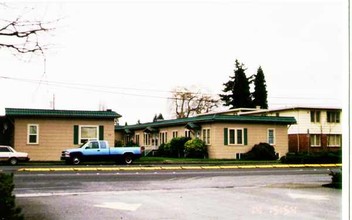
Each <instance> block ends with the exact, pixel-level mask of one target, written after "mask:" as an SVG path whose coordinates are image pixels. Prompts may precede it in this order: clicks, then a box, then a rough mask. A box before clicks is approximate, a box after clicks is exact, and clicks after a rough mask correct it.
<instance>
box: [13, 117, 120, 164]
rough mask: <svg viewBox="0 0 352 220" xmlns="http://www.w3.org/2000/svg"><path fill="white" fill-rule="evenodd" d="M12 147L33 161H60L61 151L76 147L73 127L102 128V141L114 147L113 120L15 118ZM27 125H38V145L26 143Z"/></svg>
mask: <svg viewBox="0 0 352 220" xmlns="http://www.w3.org/2000/svg"><path fill="white" fill-rule="evenodd" d="M14 124H15V126H14V127H15V130H14V147H15V149H16V150H17V151H23V152H27V153H28V154H29V157H30V158H31V160H33V161H56V160H60V156H61V151H62V150H65V149H68V148H74V147H78V146H79V145H74V142H73V139H74V137H73V127H74V125H94V126H99V125H100V126H104V139H105V140H107V141H109V143H110V145H114V139H115V133H114V122H113V120H110V119H107V120H104V119H99V120H94V119H67V118H65V119H51V118H50V119H44V118H43V119H40V118H32V119H31V118H16V119H15V121H14ZM28 124H37V125H39V143H38V144H28V143H27V126H28Z"/></svg>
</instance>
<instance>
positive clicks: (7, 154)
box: [0, 145, 29, 165]
mask: <svg viewBox="0 0 352 220" xmlns="http://www.w3.org/2000/svg"><path fill="white" fill-rule="evenodd" d="M2 161H5V162H9V163H10V164H11V165H16V164H17V163H18V162H19V161H29V157H28V153H24V152H17V151H15V149H13V148H12V147H10V146H4V145H0V162H2Z"/></svg>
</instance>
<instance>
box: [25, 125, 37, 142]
mask: <svg viewBox="0 0 352 220" xmlns="http://www.w3.org/2000/svg"><path fill="white" fill-rule="evenodd" d="M27 133H28V136H27V143H28V144H38V143H39V125H36V124H29V125H28V131H27Z"/></svg>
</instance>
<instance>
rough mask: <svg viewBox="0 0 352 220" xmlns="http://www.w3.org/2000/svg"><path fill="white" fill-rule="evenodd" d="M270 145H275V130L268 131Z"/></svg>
mask: <svg viewBox="0 0 352 220" xmlns="http://www.w3.org/2000/svg"><path fill="white" fill-rule="evenodd" d="M268 144H270V145H275V129H273V128H269V129H268Z"/></svg>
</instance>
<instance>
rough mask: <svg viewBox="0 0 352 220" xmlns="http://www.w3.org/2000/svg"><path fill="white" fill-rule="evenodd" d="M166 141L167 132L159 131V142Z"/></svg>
mask: <svg viewBox="0 0 352 220" xmlns="http://www.w3.org/2000/svg"><path fill="white" fill-rule="evenodd" d="M165 143H167V132H166V131H164V132H160V144H165Z"/></svg>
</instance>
